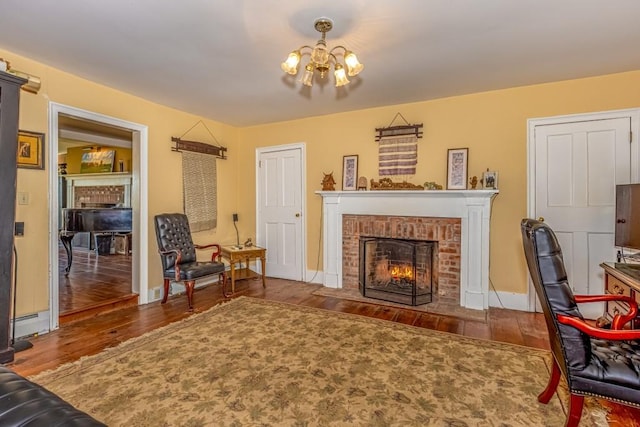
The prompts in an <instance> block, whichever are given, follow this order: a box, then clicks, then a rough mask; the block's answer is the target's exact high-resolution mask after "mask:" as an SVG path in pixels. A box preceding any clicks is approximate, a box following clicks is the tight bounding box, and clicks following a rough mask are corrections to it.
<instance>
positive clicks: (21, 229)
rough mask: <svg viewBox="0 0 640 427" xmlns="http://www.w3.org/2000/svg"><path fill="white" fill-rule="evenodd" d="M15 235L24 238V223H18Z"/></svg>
mask: <svg viewBox="0 0 640 427" xmlns="http://www.w3.org/2000/svg"><path fill="white" fill-rule="evenodd" d="M15 235H16V236H24V222H16V226H15Z"/></svg>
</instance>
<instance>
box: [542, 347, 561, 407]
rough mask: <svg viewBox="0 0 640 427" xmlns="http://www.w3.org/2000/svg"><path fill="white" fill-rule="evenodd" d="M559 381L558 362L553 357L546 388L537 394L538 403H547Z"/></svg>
mask: <svg viewBox="0 0 640 427" xmlns="http://www.w3.org/2000/svg"><path fill="white" fill-rule="evenodd" d="M559 382H560V367H559V366H558V362H556V359H555V358H554V359H553V368H552V369H551V377H550V378H549V383H548V384H547V388H545V389H544V391H543V392H542V393H540V394H539V395H538V402H540V403H545V404H546V403H549V400H551V397H552V396H553V393H555V392H556V388H558V383H559Z"/></svg>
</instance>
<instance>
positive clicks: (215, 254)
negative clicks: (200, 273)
mask: <svg viewBox="0 0 640 427" xmlns="http://www.w3.org/2000/svg"><path fill="white" fill-rule="evenodd" d="M193 247H194V248H196V249H209V248H215V250H214V251H213V253H212V254H211V261H216V259H217V261H218V262H219V261H220V255H221V254H222V249H221V248H220V245H219V244H217V243H210V244H208V245H193Z"/></svg>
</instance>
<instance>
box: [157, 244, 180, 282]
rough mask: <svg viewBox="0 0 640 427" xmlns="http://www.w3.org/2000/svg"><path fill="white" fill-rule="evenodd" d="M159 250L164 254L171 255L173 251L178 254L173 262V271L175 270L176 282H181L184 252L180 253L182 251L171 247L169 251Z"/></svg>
mask: <svg viewBox="0 0 640 427" xmlns="http://www.w3.org/2000/svg"><path fill="white" fill-rule="evenodd" d="M158 252H160V254H162V255H170V254H172V253H173V254H176V260H175V262H174V263H173V271H174V272H175V277H176V282H179V281H180V261H182V253H180V251H179V250H177V249H170V250H168V251H161V250H158Z"/></svg>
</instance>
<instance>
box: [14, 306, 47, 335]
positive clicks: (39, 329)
mask: <svg viewBox="0 0 640 427" xmlns="http://www.w3.org/2000/svg"><path fill="white" fill-rule="evenodd" d="M15 331H16V336H15V339H19V338H22V337H30V336H33V335H40V334H46V333H47V332H49V311H48V310H45V311H40V312H38V313H36V314H32V315H29V316H21V317H18V318H17V319H16V329H15Z"/></svg>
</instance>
